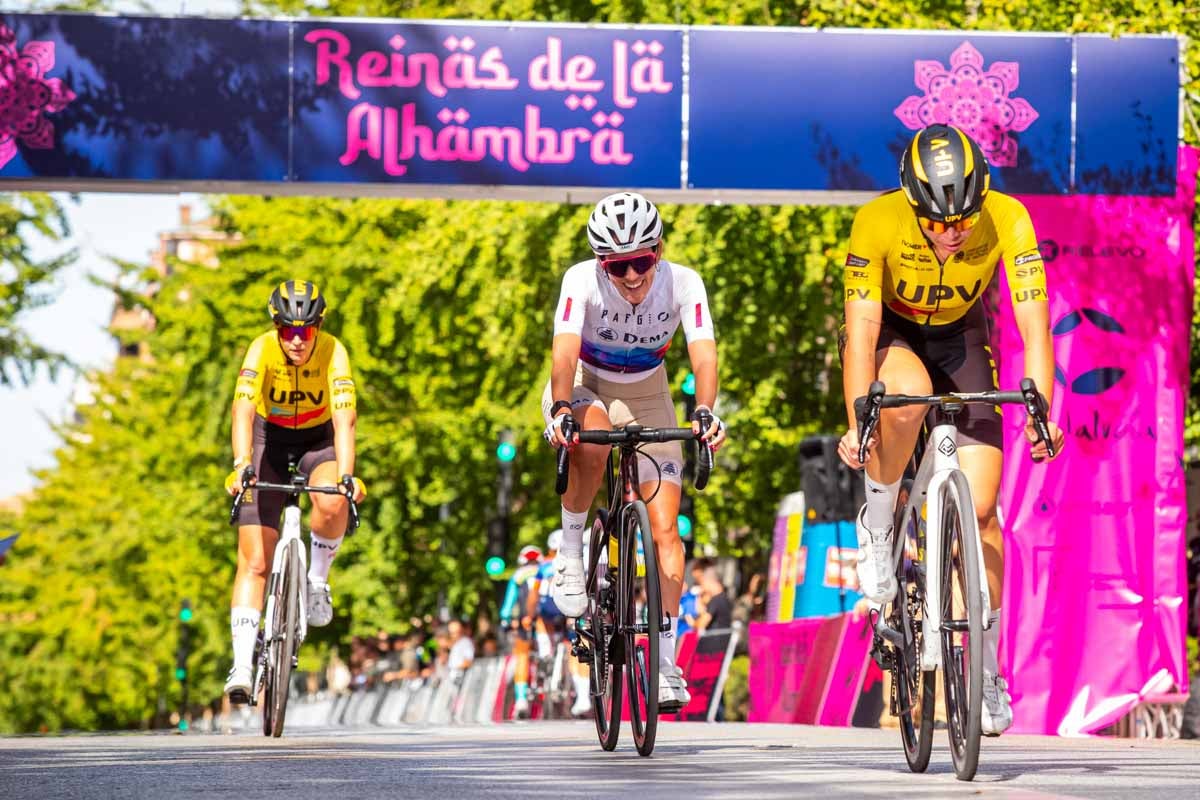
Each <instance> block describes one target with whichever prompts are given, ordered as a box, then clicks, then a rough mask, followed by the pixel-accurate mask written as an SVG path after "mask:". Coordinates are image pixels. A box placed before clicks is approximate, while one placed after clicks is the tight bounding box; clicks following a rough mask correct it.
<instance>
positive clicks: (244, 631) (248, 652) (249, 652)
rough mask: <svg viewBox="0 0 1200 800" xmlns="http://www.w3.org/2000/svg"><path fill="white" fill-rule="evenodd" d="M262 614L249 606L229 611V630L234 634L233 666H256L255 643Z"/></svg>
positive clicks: (237, 607)
mask: <svg viewBox="0 0 1200 800" xmlns="http://www.w3.org/2000/svg"><path fill="white" fill-rule="evenodd" d="M261 616H262V613H261V612H260V611H259V610H258V609H257V608H250V607H249V606H234V607H233V608H231V609H229V630H230V632H231V633H232V634H233V665H234V666H235V667H252V666H254V642H255V640H256V639H257V638H258V621H259V619H260V618H261Z"/></svg>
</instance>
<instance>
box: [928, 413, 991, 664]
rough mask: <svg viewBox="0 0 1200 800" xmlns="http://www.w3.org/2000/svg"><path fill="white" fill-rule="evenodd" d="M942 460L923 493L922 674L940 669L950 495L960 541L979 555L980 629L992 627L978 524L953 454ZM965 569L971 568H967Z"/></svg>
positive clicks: (985, 568) (938, 457) (965, 479)
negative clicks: (959, 523) (945, 531)
mask: <svg viewBox="0 0 1200 800" xmlns="http://www.w3.org/2000/svg"><path fill="white" fill-rule="evenodd" d="M938 427H939V428H940V427H941V426H938ZM937 431H938V429H935V432H934V439H935V440H937ZM943 458H944V459H945V461H946V462H949V463H945V464H944V463H937V464H936V468H935V470H934V473H933V477H932V478H931V479H930V481H929V487H928V490H927V492H926V504H927V505H926V514H927V524H926V531H927V532H928V533H927V535H926V537H925V566H926V571H925V613H924V615H923V618H922V628H923V630H922V642H921V669H922V670H925V671H929V670H934V669H937V668H938V667H941V666H942V646H941V633H942V629H943V627H944V626H943V622H944V621H943V620H942V601H943V598H942V585H943V584H942V582H943V579H944V576H943V575H942V558H943V553H942V538H943V531H942V525H943V522H944V520H943V519H942V511H943V509H944V507H945V498H946V496H947V494H948V493H953V494H954V495H955V499H956V500H957V501H958V509H959V514H960V516H961V518H962V524H963V531H962V535H963V537H964V538H966V537H968V536H969V537H972V538H974V540H975V552H976V553H978V554H979V560H978V563H977V564H975V565H974V568H975V569H978V570H979V579H980V580H979V585H980V594H981V595H982V600H983V605H982V608H983V609H984V614H983V629H984V630H987V629H988V628H990V627H991V625H992V615H991V608H992V600H991V594H990V592H989V590H988V581H987V566H986V565H985V564H984V560H983V545H982V540H981V539H980V536H979V522H978V520H976V519H975V504H974V503H973V502H972V501H971V488H970V486H969V485H968V484H967V477H966V475H964V474H963V473H962V471H961V470H960V469H959V468H958V455H957V453H952V454H951V455H950V456H949V457H945V456H942V455H941V454H940V453H939V454H938V456H937V460H938V461H939V462H940V461H942V459H943ZM930 534H932V535H930ZM965 556H966V554H965V553H960V554H959V558H963V557H965ZM967 568H968V569H970V568H972V567H971V565H968V567H967Z"/></svg>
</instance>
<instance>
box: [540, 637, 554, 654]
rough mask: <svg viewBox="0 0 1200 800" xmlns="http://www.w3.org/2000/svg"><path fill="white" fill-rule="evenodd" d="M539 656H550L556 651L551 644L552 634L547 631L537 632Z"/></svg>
mask: <svg viewBox="0 0 1200 800" xmlns="http://www.w3.org/2000/svg"><path fill="white" fill-rule="evenodd" d="M537 645H538V658H549V657H550V656H551V655H553V653H554V648H553V647H552V646H551V644H550V634H548V633H546V632H545V631H538V632H537Z"/></svg>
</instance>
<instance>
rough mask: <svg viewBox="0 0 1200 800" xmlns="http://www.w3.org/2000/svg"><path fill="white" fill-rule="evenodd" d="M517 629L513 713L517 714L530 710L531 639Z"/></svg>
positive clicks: (514, 650)
mask: <svg viewBox="0 0 1200 800" xmlns="http://www.w3.org/2000/svg"><path fill="white" fill-rule="evenodd" d="M522 633H523V631H519V630H518V631H517V632H516V636H515V639H516V640H515V641H514V642H513V659H514V661H515V663H514V665H513V694H514V698H513V699H514V701H515V702H514V705H513V713H514V714H516V715H517V716H521V715H523V714H527V713H528V712H529V650H530V643H529V639H527V638H525V636H523V635H522Z"/></svg>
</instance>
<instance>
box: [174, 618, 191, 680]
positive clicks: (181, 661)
mask: <svg viewBox="0 0 1200 800" xmlns="http://www.w3.org/2000/svg"><path fill="white" fill-rule="evenodd" d="M191 652H192V601H191V600H187V599H185V600H184V601H183V602H182V603H180V605H179V643H178V646H177V647H176V648H175V680H177V681H186V680H187V661H188V656H189V655H191Z"/></svg>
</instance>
